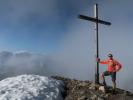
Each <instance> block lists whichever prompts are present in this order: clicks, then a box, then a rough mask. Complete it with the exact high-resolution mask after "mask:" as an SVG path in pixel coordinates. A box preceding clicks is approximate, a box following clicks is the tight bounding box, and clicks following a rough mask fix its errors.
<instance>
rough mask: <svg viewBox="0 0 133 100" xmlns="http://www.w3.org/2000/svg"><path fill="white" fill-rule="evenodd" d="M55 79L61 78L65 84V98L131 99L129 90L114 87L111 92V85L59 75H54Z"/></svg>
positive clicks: (78, 99) (72, 99) (96, 99)
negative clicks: (113, 91)
mask: <svg viewBox="0 0 133 100" xmlns="http://www.w3.org/2000/svg"><path fill="white" fill-rule="evenodd" d="M52 78H55V79H57V80H62V81H63V82H64V83H65V86H66V96H65V100H133V94H132V93H131V92H128V91H125V90H122V89H118V88H117V89H116V92H115V94H114V93H112V87H106V92H104V87H103V86H102V87H101V85H98V84H94V83H92V82H89V81H80V80H75V79H69V78H64V77H59V76H54V77H52Z"/></svg>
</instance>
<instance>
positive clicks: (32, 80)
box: [0, 75, 64, 100]
mask: <svg viewBox="0 0 133 100" xmlns="http://www.w3.org/2000/svg"><path fill="white" fill-rule="evenodd" d="M63 91H64V89H63V83H62V82H61V81H57V80H55V79H52V78H48V77H44V76H39V75H20V76H17V77H11V78H6V79H4V80H2V81H0V100H63V98H62V95H61V94H62V92H63Z"/></svg>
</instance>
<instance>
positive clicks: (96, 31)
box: [94, 4, 99, 84]
mask: <svg viewBox="0 0 133 100" xmlns="http://www.w3.org/2000/svg"><path fill="white" fill-rule="evenodd" d="M94 18H96V22H95V36H96V37H95V39H96V59H97V58H99V36H98V4H95V5H94ZM95 83H97V84H99V63H98V62H96V66H95Z"/></svg>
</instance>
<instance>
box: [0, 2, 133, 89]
mask: <svg viewBox="0 0 133 100" xmlns="http://www.w3.org/2000/svg"><path fill="white" fill-rule="evenodd" d="M95 3H98V4H99V18H100V19H102V20H105V21H110V22H111V23H112V25H111V26H105V25H99V34H100V35H99V41H100V58H101V59H105V58H106V55H107V54H108V53H109V52H111V53H113V54H114V56H115V58H116V59H118V60H119V61H120V62H121V63H122V65H123V71H121V72H120V73H119V74H118V79H119V80H118V82H119V83H122V84H121V87H124V88H125V87H126V88H128V87H127V86H125V84H129V83H131V82H132V81H133V79H132V70H133V68H132V66H133V64H132V59H133V53H132V51H133V47H132V41H133V40H132V37H133V33H132V32H133V28H132V26H133V19H132V18H133V11H132V9H133V6H132V4H133V1H132V0H117V1H116V0H0V51H10V52H19V51H28V52H35V53H43V54H49V55H50V56H49V58H50V60H49V64H48V65H49V66H50V67H49V69H50V70H52V71H53V73H55V74H61V75H62V74H63V75H65V76H69V77H75V78H78V79H90V80H94V65H95V59H94V55H95V36H94V32H95V31H94V24H93V23H92V22H87V21H83V20H80V19H78V18H77V16H78V14H84V15H87V16H93V5H94V4H95ZM59 69H60V70H59ZM75 69H76V70H75ZM103 70H105V67H101V66H100V72H102V71H103ZM125 75H127V76H126V78H125V79H124V80H123V77H125ZM121 76H122V77H121ZM129 86H130V85H129Z"/></svg>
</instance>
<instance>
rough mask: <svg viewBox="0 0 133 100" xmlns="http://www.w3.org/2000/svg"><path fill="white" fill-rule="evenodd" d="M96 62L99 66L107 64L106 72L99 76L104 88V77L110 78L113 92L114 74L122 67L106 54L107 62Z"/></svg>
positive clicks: (114, 87)
mask: <svg viewBox="0 0 133 100" xmlns="http://www.w3.org/2000/svg"><path fill="white" fill-rule="evenodd" d="M98 62H99V63H100V64H107V71H105V72H103V73H102V74H101V77H102V80H103V84H104V85H105V86H106V82H105V77H104V76H109V75H110V76H111V78H112V83H113V90H114V91H115V89H116V72H118V71H119V70H120V69H121V68H122V65H121V64H120V63H119V62H118V61H117V60H115V59H114V58H113V55H112V54H108V59H107V60H103V61H101V60H100V59H99V58H98Z"/></svg>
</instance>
